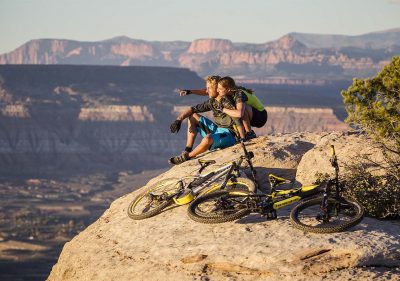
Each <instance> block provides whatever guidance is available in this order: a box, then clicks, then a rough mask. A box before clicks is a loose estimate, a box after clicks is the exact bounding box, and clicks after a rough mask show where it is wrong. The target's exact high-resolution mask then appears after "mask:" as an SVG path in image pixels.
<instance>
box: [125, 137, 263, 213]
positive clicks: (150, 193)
mask: <svg viewBox="0 0 400 281" xmlns="http://www.w3.org/2000/svg"><path fill="white" fill-rule="evenodd" d="M240 144H241V147H242V149H243V154H242V155H240V157H238V158H237V159H235V160H233V161H232V162H230V163H229V164H225V165H223V166H222V167H220V168H218V169H216V170H214V171H211V172H208V173H205V174H202V172H203V170H204V169H205V168H206V167H208V166H209V165H211V164H215V163H216V161H215V160H203V159H199V160H198V162H199V164H200V168H199V170H198V171H197V174H196V175H195V176H186V177H182V178H169V179H164V180H162V181H160V182H157V183H156V184H154V185H152V186H151V187H149V188H148V189H146V191H144V192H143V193H141V194H139V195H138V196H137V197H136V198H135V199H134V200H133V201H132V202H131V203H130V205H129V207H128V216H129V217H130V218H132V219H134V220H141V219H145V218H149V217H152V216H155V215H157V214H159V213H160V212H161V211H162V210H163V209H165V208H166V207H168V206H171V205H173V204H175V205H177V206H179V205H185V204H188V203H190V202H191V201H193V200H194V198H195V197H196V196H198V195H200V194H206V193H210V192H213V191H215V190H219V189H225V188H226V189H237V188H240V189H244V190H249V191H251V192H254V191H255V190H256V188H257V186H256V184H257V183H256V171H255V169H254V168H253V165H252V163H251V159H252V158H253V157H254V154H253V152H251V151H247V149H246V146H245V145H244V142H243V140H240ZM243 161H245V162H247V165H248V167H249V168H250V171H251V176H252V178H253V180H250V179H248V178H244V177H242V176H241V172H242V170H243V169H244V166H242V164H243Z"/></svg>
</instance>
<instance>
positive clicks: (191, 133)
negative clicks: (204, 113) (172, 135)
mask: <svg viewBox="0 0 400 281" xmlns="http://www.w3.org/2000/svg"><path fill="white" fill-rule="evenodd" d="M199 120H200V115H199V114H197V113H193V114H192V115H191V116H189V118H188V131H187V140H186V148H185V150H186V151H188V150H190V151H191V150H192V147H193V144H194V141H195V140H196V136H197V127H198V126H199ZM190 151H188V152H190Z"/></svg>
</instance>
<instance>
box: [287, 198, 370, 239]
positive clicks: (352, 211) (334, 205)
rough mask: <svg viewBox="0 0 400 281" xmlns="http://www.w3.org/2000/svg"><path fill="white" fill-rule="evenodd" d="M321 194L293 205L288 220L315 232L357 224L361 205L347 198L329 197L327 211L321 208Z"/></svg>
mask: <svg viewBox="0 0 400 281" xmlns="http://www.w3.org/2000/svg"><path fill="white" fill-rule="evenodd" d="M321 203H322V196H320V197H317V198H312V199H310V200H306V201H303V202H301V203H299V204H298V205H297V206H296V207H294V208H293V209H292V211H291V213H290V220H291V222H292V224H293V226H294V227H296V228H298V229H300V230H303V231H307V232H315V233H334V232H340V231H344V230H346V229H348V228H350V227H353V226H355V225H356V224H358V223H359V222H360V221H361V220H362V218H363V215H364V208H363V207H362V205H361V204H360V203H359V202H357V201H355V200H353V199H349V198H343V197H341V198H339V199H336V198H329V199H328V202H327V204H328V206H327V212H323V211H322V209H321Z"/></svg>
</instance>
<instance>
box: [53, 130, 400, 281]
mask: <svg viewBox="0 0 400 281" xmlns="http://www.w3.org/2000/svg"><path fill="white" fill-rule="evenodd" d="M363 140H364V139H363V138H361V139H358V138H357V137H355V136H348V135H346V134H342V133H332V134H308V133H296V134H286V135H276V136H269V137H260V138H257V139H255V140H253V141H252V142H250V143H247V148H248V150H251V151H253V152H254V154H255V158H254V166H255V167H256V168H257V170H258V177H259V182H260V184H261V188H262V189H263V190H265V189H268V184H267V181H266V175H267V173H269V172H273V173H275V174H278V175H282V176H287V177H290V176H294V174H295V173H296V170H297V174H301V173H303V174H304V173H305V172H306V171H305V170H303V171H301V170H302V169H303V168H305V169H308V167H309V165H304V164H303V163H309V164H310V163H314V161H315V160H316V159H315V158H314V156H313V155H315V154H312V153H310V152H311V151H314V150H321V151H324V152H325V151H326V152H329V151H330V147H329V145H330V144H334V145H335V146H336V150H337V152H338V157H339V162H340V163H341V167H344V166H343V165H342V164H343V163H346V162H347V161H348V160H349V158H348V156H347V155H348V154H347V152H349V151H348V150H349V149H351V150H353V149H354V146H357V145H358V146H360V147H361V146H363V145H364V144H363ZM349 144H351V145H350V146H349ZM240 150H241V148H240V146H234V147H232V148H227V149H224V150H221V151H216V152H214V153H211V154H206V155H204V156H203V157H202V158H207V159H215V160H216V161H217V165H218V164H221V163H224V162H227V161H229V160H230V159H233V158H235V157H237V155H238V153H240ZM325 154H327V153H325ZM328 165H329V163H326V161H325V162H323V163H318V167H319V168H320V169H322V170H324V169H325V168H327V167H328ZM197 166H198V164H197V160H191V161H188V162H185V163H183V164H181V165H179V166H175V167H173V168H172V169H171V170H169V171H167V172H166V173H164V174H161V175H160V176H158V177H157V178H154V179H153V180H151V181H150V182H149V183H148V185H147V187H148V186H150V185H151V184H153V183H155V182H156V181H158V180H160V179H162V178H168V177H174V176H175V177H176V176H177V177H182V176H185V175H189V174H191V173H192V171H194V170H195V169H196V167H197ZM301 167H303V168H301ZM208 169H212V167H209V168H208ZM145 188H146V187H143V188H142V189H140V190H138V191H135V192H133V193H130V194H127V195H125V196H123V197H121V198H119V199H118V200H116V201H115V202H113V203H112V204H111V206H110V208H109V209H108V210H107V211H106V212H105V213H104V214H103V215H102V216H101V217H100V218H99V219H98V220H97V221H96V222H95V223H93V224H92V225H91V226H89V227H88V228H87V229H86V230H84V231H82V232H81V233H80V234H79V235H77V236H76V237H75V238H74V239H72V241H70V242H68V243H66V244H65V246H64V249H63V251H62V253H61V255H60V257H59V259H58V262H57V264H56V265H55V266H54V267H53V269H52V271H51V273H50V275H49V277H48V280H49V281H50V280H132V279H133V280H223V279H227V278H229V279H230V280H311V281H314V280H336V281H344V280H374V279H375V278H382V279H384V280H398V279H397V278H398V275H396V274H398V271H397V270H396V269H395V267H399V266H400V263H399V260H400V252H399V246H400V245H399V241H400V240H399V238H400V237H399V231H400V225H399V224H398V222H391V221H378V220H375V219H371V218H364V220H363V221H362V222H361V223H360V224H358V225H357V226H355V227H353V228H352V229H350V230H348V231H346V232H343V233H335V234H326V235H318V234H311V233H304V232H302V231H299V230H297V229H295V228H293V227H292V226H291V225H290V222H289V220H288V214H289V210H290V209H288V208H284V209H281V210H279V212H278V219H277V220H267V219H266V218H263V217H260V216H258V215H250V216H248V217H246V218H243V219H240V220H238V221H236V222H232V223H225V224H219V225H204V224H199V223H196V222H193V221H191V220H190V219H189V218H188V217H187V215H186V207H185V206H181V207H178V208H171V209H169V210H166V211H165V212H163V213H161V214H159V215H158V216H155V217H153V218H150V219H146V220H142V221H133V220H131V219H129V218H128V216H127V214H126V210H127V207H128V205H129V203H130V202H131V200H133V198H134V197H135V196H136V195H137V194H138V193H139V192H141V191H143V190H144V189H145ZM381 267H382V268H384V270H379V268H381Z"/></svg>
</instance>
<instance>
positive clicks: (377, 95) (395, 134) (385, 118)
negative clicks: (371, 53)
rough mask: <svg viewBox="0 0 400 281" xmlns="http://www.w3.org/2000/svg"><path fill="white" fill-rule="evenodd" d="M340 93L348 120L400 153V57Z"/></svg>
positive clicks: (355, 81)
mask: <svg viewBox="0 0 400 281" xmlns="http://www.w3.org/2000/svg"><path fill="white" fill-rule="evenodd" d="M341 94H342V96H343V101H344V105H345V108H346V111H347V113H348V117H347V119H346V120H345V121H346V122H347V123H348V124H350V125H352V126H354V127H356V128H360V129H362V130H364V131H365V132H367V133H368V134H369V135H370V136H371V137H373V138H374V139H375V140H376V141H378V142H379V143H381V144H383V145H384V146H385V148H386V149H387V150H389V151H391V152H392V153H395V154H397V155H400V56H396V57H393V59H392V61H391V63H390V64H389V65H387V66H385V67H384V68H383V69H382V71H380V72H379V73H378V74H377V76H376V77H373V78H369V79H357V78H355V79H354V80H353V84H352V85H351V86H350V87H349V88H348V89H347V91H342V93H341Z"/></svg>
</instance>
